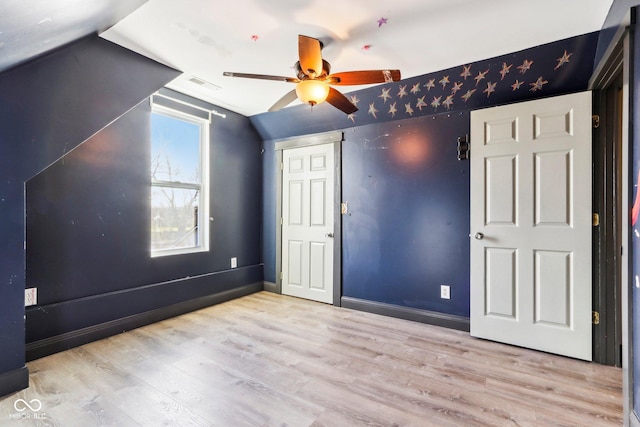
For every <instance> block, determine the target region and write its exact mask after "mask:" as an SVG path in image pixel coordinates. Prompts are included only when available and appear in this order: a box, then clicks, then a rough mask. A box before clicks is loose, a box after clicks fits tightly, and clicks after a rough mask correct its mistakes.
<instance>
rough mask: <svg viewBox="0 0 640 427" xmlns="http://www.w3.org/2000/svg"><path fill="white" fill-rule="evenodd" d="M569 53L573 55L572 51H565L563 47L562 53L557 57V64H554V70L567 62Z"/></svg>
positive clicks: (569, 56)
mask: <svg viewBox="0 0 640 427" xmlns="http://www.w3.org/2000/svg"><path fill="white" fill-rule="evenodd" d="M571 55H573V52H571V53H567V50H566V49H565V51H564V54H563V55H562V56H561V57H560V58H558V65H556V66H555V68H554V70H557V69H558V68H560V67H562V66H563V65H564V64H568V63H569V58H571Z"/></svg>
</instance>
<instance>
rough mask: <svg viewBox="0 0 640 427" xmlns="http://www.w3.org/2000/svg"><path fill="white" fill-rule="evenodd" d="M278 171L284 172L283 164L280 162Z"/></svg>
mask: <svg viewBox="0 0 640 427" xmlns="http://www.w3.org/2000/svg"><path fill="white" fill-rule="evenodd" d="M280 170H281V171H283V170H284V163H283V162H280Z"/></svg>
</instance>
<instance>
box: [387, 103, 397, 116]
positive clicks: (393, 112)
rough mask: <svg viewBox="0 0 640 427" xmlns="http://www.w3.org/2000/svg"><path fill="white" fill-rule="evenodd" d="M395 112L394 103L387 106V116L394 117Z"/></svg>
mask: <svg viewBox="0 0 640 427" xmlns="http://www.w3.org/2000/svg"><path fill="white" fill-rule="evenodd" d="M397 112H398V109H397V108H396V103H395V102H394V103H393V104H391V105H390V106H389V114H391V117H395V116H396V113H397Z"/></svg>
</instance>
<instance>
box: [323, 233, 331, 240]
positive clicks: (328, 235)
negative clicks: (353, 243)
mask: <svg viewBox="0 0 640 427" xmlns="http://www.w3.org/2000/svg"><path fill="white" fill-rule="evenodd" d="M325 236H327V237H330V238H332V239H333V233H327V234H325Z"/></svg>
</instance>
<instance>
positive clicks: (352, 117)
mask: <svg viewBox="0 0 640 427" xmlns="http://www.w3.org/2000/svg"><path fill="white" fill-rule="evenodd" d="M347 119H349V120H351V121H352V122H353V123H355V122H356V113H351V114H349V115H347Z"/></svg>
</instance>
